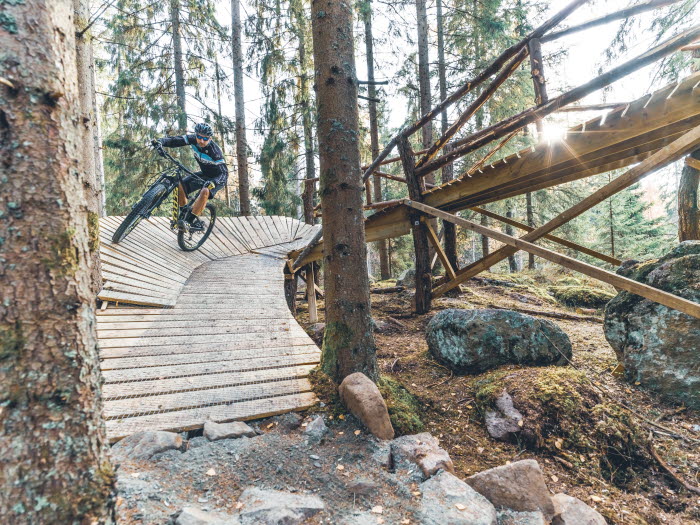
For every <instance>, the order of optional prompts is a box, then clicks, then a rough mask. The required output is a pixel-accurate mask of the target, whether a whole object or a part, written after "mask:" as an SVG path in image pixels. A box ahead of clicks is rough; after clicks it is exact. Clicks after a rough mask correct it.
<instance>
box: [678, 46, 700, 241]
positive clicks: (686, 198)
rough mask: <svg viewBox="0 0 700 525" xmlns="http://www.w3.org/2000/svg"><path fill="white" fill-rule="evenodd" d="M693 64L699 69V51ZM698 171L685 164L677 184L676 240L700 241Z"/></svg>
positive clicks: (697, 154)
mask: <svg viewBox="0 0 700 525" xmlns="http://www.w3.org/2000/svg"><path fill="white" fill-rule="evenodd" d="M693 58H695V64H694V67H693V71H698V70H699V69H700V67H699V66H700V49H696V50H694V51H693ZM690 156H691V157H692V158H694V159H696V160H700V149H698V150H695V151H694V152H693V153H692V154H691V155H690ZM699 185H700V170H697V169H695V168H693V167H692V166H689V165H688V164H685V165H684V166H683V171H682V172H681V180H680V182H679V184H678V240H679V241H681V242H683V241H690V240H693V241H697V240H700V198H699V195H698V194H699V193H700V192H699V191H698V189H699Z"/></svg>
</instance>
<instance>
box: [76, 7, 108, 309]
mask: <svg viewBox="0 0 700 525" xmlns="http://www.w3.org/2000/svg"><path fill="white" fill-rule="evenodd" d="M73 10H74V13H75V60H76V70H77V79H78V97H79V109H80V139H81V142H82V147H81V148H80V150H79V154H80V164H79V166H80V168H79V169H80V171H81V173H82V175H83V177H84V180H85V185H84V187H83V190H84V193H85V203H86V206H87V214H88V222H89V224H90V230H89V232H90V244H89V249H90V258H89V260H90V266H89V271H90V289H91V290H92V293H93V294H94V295H95V296H96V295H97V294H98V293H99V292H100V290H101V289H102V273H101V270H100V252H99V248H100V236H99V224H100V221H99V219H100V215H101V213H100V208H101V201H102V196H101V192H100V183H99V181H98V178H97V169H96V168H97V162H96V159H95V144H94V141H95V132H94V127H95V125H96V114H95V113H94V107H95V100H94V99H95V85H94V76H93V69H94V61H93V56H92V37H91V35H90V32H89V31H88V30H86V27H87V24H88V20H89V17H90V11H89V9H88V5H87V2H86V0H73Z"/></svg>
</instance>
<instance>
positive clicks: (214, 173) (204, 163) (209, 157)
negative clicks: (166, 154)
mask: <svg viewBox="0 0 700 525" xmlns="http://www.w3.org/2000/svg"><path fill="white" fill-rule="evenodd" d="M158 140H160V143H161V144H163V146H165V147H166V148H181V147H182V146H190V147H191V148H192V153H193V154H194V160H196V161H197V163H198V164H199V169H200V170H201V172H202V177H204V178H205V179H208V180H211V181H213V182H214V183H215V184H218V185H225V184H226V181H227V180H228V168H227V167H226V161H225V160H224V154H223V152H222V151H221V148H220V147H219V146H218V144H216V142H214V141H213V140H210V141H209V144H207V145H206V146H205V147H203V148H200V147H199V146H197V140H196V137H195V135H194V134H189V135H180V136H178V137H163V138H162V139H158Z"/></svg>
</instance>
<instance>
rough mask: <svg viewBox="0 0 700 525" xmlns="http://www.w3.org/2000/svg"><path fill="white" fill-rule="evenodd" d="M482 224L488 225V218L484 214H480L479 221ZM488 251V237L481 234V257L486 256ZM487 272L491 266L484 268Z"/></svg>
mask: <svg viewBox="0 0 700 525" xmlns="http://www.w3.org/2000/svg"><path fill="white" fill-rule="evenodd" d="M479 222H480V223H481V225H482V226H488V225H489V218H488V217H487V216H486V215H482V216H481V219H480V221H479ZM489 253H490V250H489V238H488V237H486V235H482V236H481V257H482V258H483V257H486V256H487V255H488V254H489ZM486 271H487V272H490V271H491V268H486Z"/></svg>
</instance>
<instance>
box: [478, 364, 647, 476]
mask: <svg viewBox="0 0 700 525" xmlns="http://www.w3.org/2000/svg"><path fill="white" fill-rule="evenodd" d="M503 391H506V392H507V393H508V394H509V395H510V397H511V398H512V400H513V407H514V408H515V409H516V410H518V411H519V412H520V413H521V414H522V416H523V419H522V422H523V424H522V428H521V430H520V432H518V433H517V435H516V439H517V440H518V442H520V443H521V444H523V445H525V446H526V447H527V448H529V449H531V450H547V451H549V452H551V453H553V454H556V455H559V456H562V455H564V456H565V457H567V458H568V460H569V461H571V462H572V463H574V464H575V465H576V466H582V465H587V464H590V463H591V461H593V463H594V464H595V465H596V466H597V467H598V469H599V470H600V473H601V474H602V475H604V476H605V477H606V478H608V479H610V480H611V481H613V482H614V483H616V484H624V483H626V482H627V481H629V480H631V479H633V478H634V476H635V470H636V471H640V470H642V469H644V468H645V467H646V466H647V465H648V464H649V459H650V458H649V456H648V453H647V449H646V447H647V440H646V438H645V436H644V433H643V431H642V430H641V428H640V427H639V426H638V425H637V424H636V423H635V421H633V419H632V417H631V416H630V414H629V413H628V412H627V411H625V410H623V409H622V408H621V407H619V406H617V405H615V404H612V403H609V402H608V400H607V399H605V398H604V397H603V396H602V395H601V394H600V392H599V391H598V390H597V389H596V388H595V386H594V385H593V384H592V383H591V382H590V381H589V380H588V379H587V378H586V375H585V374H584V373H583V372H579V371H577V370H574V369H571V368H531V369H521V370H508V371H495V372H491V373H489V374H488V375H486V376H485V377H484V378H483V379H481V380H479V381H478V382H477V383H476V403H477V406H478V408H479V410H480V412H481V413H482V414H486V413H487V412H488V411H493V410H497V407H496V399H497V398H498V396H500V395H501V394H502V392H503Z"/></svg>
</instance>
